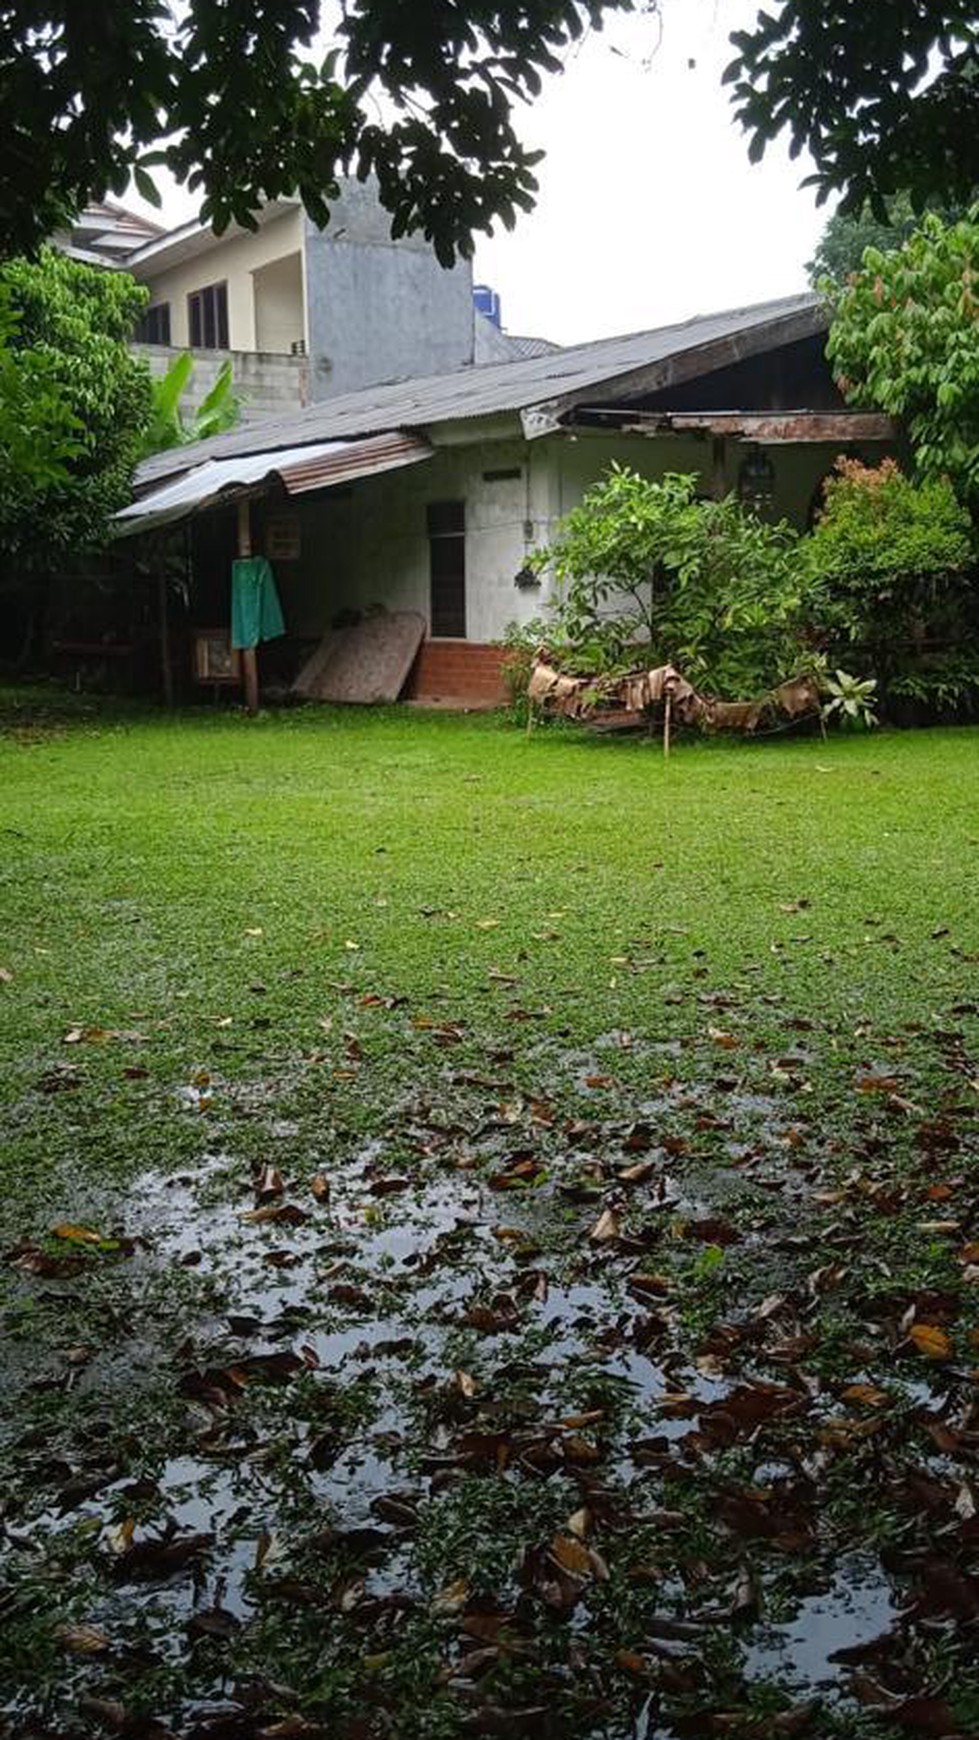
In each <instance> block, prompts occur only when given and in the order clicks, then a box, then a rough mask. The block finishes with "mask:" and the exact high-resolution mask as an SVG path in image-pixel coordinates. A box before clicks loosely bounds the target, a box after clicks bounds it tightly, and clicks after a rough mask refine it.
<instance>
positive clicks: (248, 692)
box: [238, 496, 258, 714]
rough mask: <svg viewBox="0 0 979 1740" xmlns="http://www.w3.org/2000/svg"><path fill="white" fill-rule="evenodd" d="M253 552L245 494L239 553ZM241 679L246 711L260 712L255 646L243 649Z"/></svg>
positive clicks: (241, 509) (240, 504)
mask: <svg viewBox="0 0 979 1740" xmlns="http://www.w3.org/2000/svg"><path fill="white" fill-rule="evenodd" d="M251 553H252V519H251V503H250V501H249V500H248V497H247V496H245V497H244V499H243V500H242V501H240V502H239V503H238V555H239V557H242V556H250V555H251ZM241 681H242V685H243V687H244V692H245V712H246V713H251V714H255V713H257V712H258V651H257V649H256V648H255V647H253V646H248V647H242V649H241Z"/></svg>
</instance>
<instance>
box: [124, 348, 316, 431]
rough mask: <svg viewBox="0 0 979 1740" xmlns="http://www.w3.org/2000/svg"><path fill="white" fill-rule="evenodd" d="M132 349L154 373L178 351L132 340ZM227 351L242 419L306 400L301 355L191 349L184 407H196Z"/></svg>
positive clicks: (293, 408) (274, 413) (278, 411)
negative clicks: (191, 354) (191, 357)
mask: <svg viewBox="0 0 979 1740" xmlns="http://www.w3.org/2000/svg"><path fill="white" fill-rule="evenodd" d="M132 349H133V350H134V351H135V352H136V354H137V356H141V357H144V358H145V359H146V361H147V362H148V363H149V365H150V368H151V370H152V372H153V374H155V375H164V374H166V372H167V369H168V368H169V367H170V364H171V363H172V362H173V360H174V358H175V357H178V356H180V355H182V352H181V351H180V350H179V349H177V348H176V347H174V346H171V345H162V344H134V345H133V346H132ZM229 355H230V357H231V364H232V370H233V374H234V383H235V391H236V393H237V394H238V395H239V397H240V398H241V399H242V400H243V401H244V406H243V412H242V421H243V422H246V423H249V422H257V421H259V420H260V419H261V418H262V417H271V416H277V415H281V413H282V412H284V411H297V410H299V408H300V406H301V405H305V404H306V403H307V402H308V401H307V365H306V358H305V357H301V356H274V355H273V356H267V355H264V354H263V353H262V352H261V351H251V352H248V351H244V352H243V351H231V352H228V351H224V350H198V351H195V352H194V372H193V374H192V376H191V379H190V385H189V387H188V388H187V394H186V398H185V400H184V403H185V405H186V406H187V408H188V409H190V410H196V408H197V406H198V405H199V404H200V403H201V402H202V400H203V399H205V398H206V397H207V394H208V393H209V392H210V390H211V388H212V387H213V385H214V381H215V377H216V376H217V373H218V370H219V369H220V368H221V366H222V364H223V363H226V362H227V360H228V357H229Z"/></svg>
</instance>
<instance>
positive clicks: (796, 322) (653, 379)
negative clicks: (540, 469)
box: [522, 302, 830, 440]
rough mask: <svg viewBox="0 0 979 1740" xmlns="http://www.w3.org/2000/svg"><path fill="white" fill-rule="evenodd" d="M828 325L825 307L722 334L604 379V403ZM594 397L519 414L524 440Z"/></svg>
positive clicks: (586, 391) (585, 391)
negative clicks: (641, 366)
mask: <svg viewBox="0 0 979 1740" xmlns="http://www.w3.org/2000/svg"><path fill="white" fill-rule="evenodd" d="M829 324H830V316H829V312H828V310H827V309H826V307H825V304H823V303H821V302H814V303H810V304H808V305H806V306H804V307H803V308H797V309H794V310H792V312H791V313H788V314H784V315H782V316H781V317H778V316H776V317H775V318H773V319H772V320H769V321H765V322H764V323H761V322H759V323H758V324H757V325H755V326H749V327H743V328H741V329H739V330H738V331H736V332H730V333H726V334H724V336H723V337H721V338H715V339H712V340H710V341H709V342H708V343H707V344H701V345H692V346H690V347H689V348H686V349H678V350H676V351H674V352H673V353H672V354H671V355H670V356H666V357H661V358H660V359H659V360H658V361H656V362H654V363H651V364H649V365H648V366H646V367H643V368H637V369H631V370H629V371H627V372H623V373H621V374H618V375H615V376H612V375H610V376H609V379H608V383H607V385H608V394H609V398H610V399H612V400H618V401H619V402H620V403H621V402H623V401H625V402H626V403H627V402H628V400H630V399H638V398H642V397H645V396H646V395H647V394H649V393H659V392H663V391H665V390H666V389H667V388H669V387H676V386H680V385H681V384H682V383H683V382H685V381H693V380H698V379H699V377H700V376H701V375H708V374H712V373H713V372H714V371H715V370H716V369H723V368H729V367H730V366H731V365H732V364H733V363H739V362H743V361H745V359H746V358H748V357H753V356H758V355H759V354H760V353H762V352H764V351H769V350H775V349H777V348H778V347H780V346H781V345H786V344H794V343H796V342H797V341H798V340H799V339H802V338H813V337H815V336H817V335H818V334H819V333H821V332H826V331H827V330H828V328H829ZM594 396H595V388H594V385H592V386H590V387H582V388H578V389H577V391H573V392H570V393H563V394H562V395H561V396H560V397H559V398H554V399H549V400H547V401H546V402H545V403H542V404H539V405H531V406H529V407H528V408H527V409H526V410H524V411H523V413H522V421H523V428H524V434H525V435H526V437H527V439H528V440H534V439H535V438H537V437H539V436H541V435H553V434H554V433H555V432H556V431H557V430H558V429H560V428H562V426H564V425H565V424H566V423H567V421H568V419H569V418H570V417H571V415H572V413H573V412H574V411H575V410H576V409H577V408H578V407H579V406H580V405H582V404H586V403H587V402H588V400H589V399H592V400H594ZM623 408H624V407H623Z"/></svg>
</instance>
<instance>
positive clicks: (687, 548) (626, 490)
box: [534, 465, 806, 696]
mask: <svg viewBox="0 0 979 1740" xmlns="http://www.w3.org/2000/svg"><path fill="white" fill-rule="evenodd" d="M698 484H699V480H698V478H697V477H696V476H694V475H682V474H679V473H669V474H667V475H666V476H665V477H663V478H661V479H659V480H658V481H656V482H651V481H650V480H649V479H647V478H644V477H640V476H639V475H638V474H637V473H636V472H634V471H631V470H629V469H628V468H626V467H622V466H617V465H613V466H612V467H611V469H610V471H609V472H608V473H607V474H606V476H605V477H604V478H603V479H602V480H601V481H600V482H599V483H597V484H596V485H595V486H594V488H592V489H590V490H589V491H588V493H587V495H586V496H585V497H584V499H583V500H582V501H581V503H580V504H579V506H578V507H576V508H574V509H573V510H572V512H571V513H570V514H568V515H567V516H566V518H565V519H564V520H563V521H562V522H561V524H560V526H559V527H558V530H557V536H556V537H555V539H554V541H553V542H552V543H551V544H550V545H549V546H548V548H546V549H544V550H541V551H538V552H537V553H536V555H535V558H534V561H535V565H536V566H537V567H538V568H540V569H549V570H550V571H551V572H552V573H553V575H554V578H555V581H556V583H557V590H556V600H555V631H554V632H553V633H552V637H551V640H552V643H553V641H554V639H557V640H558V641H561V642H563V643H565V644H566V645H567V646H568V647H569V648H570V649H572V656H573V658H574V662H575V667H576V669H577V670H578V671H580V672H581V673H582V674H586V675H587V674H588V673H590V672H595V673H596V674H598V673H600V672H607V671H614V670H617V669H625V668H628V667H629V666H635V665H638V664H646V665H660V664H667V663H672V664H675V665H677V666H678V667H679V668H680V669H681V670H682V671H683V673H684V675H685V676H686V677H688V678H689V679H690V681H691V682H693V683H694V684H695V685H696V686H698V687H700V688H702V689H705V690H707V691H710V692H712V693H714V694H717V695H719V696H744V695H749V696H750V695H754V694H757V693H758V692H759V691H761V690H764V689H766V688H769V687H771V686H772V685H773V684H775V683H777V682H778V681H780V679H781V678H783V677H785V676H789V675H791V674H792V673H793V672H795V671H796V670H798V669H799V668H800V666H801V665H802V664H804V663H805V662H806V656H805V647H804V644H803V641H802V639H801V623H802V619H803V614H804V596H803V594H804V583H805V576H804V573H803V570H802V568H801V567H800V564H799V562H798V559H797V545H798V538H797V534H796V533H795V532H794V531H793V530H792V528H791V527H790V526H788V525H786V524H785V523H784V522H782V523H780V524H779V525H768V524H766V523H765V522H764V521H762V520H759V519H757V518H756V517H755V515H754V514H752V513H750V512H749V511H748V510H747V509H746V508H744V507H742V505H741V503H740V502H738V501H737V500H736V499H735V498H734V497H732V496H728V497H727V498H725V499H724V500H723V501H707V500H703V499H701V498H700V497H699V496H698V493H697V492H698Z"/></svg>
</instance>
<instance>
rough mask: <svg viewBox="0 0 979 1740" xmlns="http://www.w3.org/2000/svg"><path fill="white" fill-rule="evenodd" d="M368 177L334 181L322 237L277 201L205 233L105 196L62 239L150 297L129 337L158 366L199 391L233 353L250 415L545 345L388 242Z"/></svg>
mask: <svg viewBox="0 0 979 1740" xmlns="http://www.w3.org/2000/svg"><path fill="white" fill-rule="evenodd" d="M390 223H391V220H390V214H389V213H387V212H386V211H385V210H384V209H383V207H382V206H381V204H380V201H379V200H378V198H377V193H376V190H375V188H374V185H373V184H372V183H371V182H358V181H353V180H349V181H346V182H344V184H343V191H342V193H341V196H340V198H339V199H338V200H336V202H335V203H334V206H333V208H332V212H331V220H330V224H329V226H328V228H327V229H325V230H319V229H317V228H316V226H315V225H314V224H313V223H312V222H311V220H310V219H309V218H308V217H307V215H306V213H305V211H304V210H303V207H302V205H301V203H300V201H299V200H298V199H280V200H273V201H271V202H270V203H269V204H268V205H266V206H265V207H264V208H263V209H262V210H261V211H260V212H258V213H257V214H256V224H257V227H256V229H254V230H245V229H242V228H241V227H240V226H238V225H231V226H230V227H229V228H228V229H227V230H226V231H225V232H224V234H223V235H220V236H218V235H215V233H214V231H213V230H211V229H210V228H209V227H208V226H207V225H206V224H202V223H200V222H197V221H195V222H192V223H187V224H182V225H180V226H179V227H178V228H175V229H164V228H162V227H161V226H159V225H158V224H156V223H153V222H151V221H147V220H145V219H143V218H141V217H139V216H137V215H136V214H134V213H132V212H129V211H126V210H125V209H124V208H123V207H121V206H118V205H115V204H113V203H112V202H109V201H106V202H103V203H101V204H100V205H97V206H93V207H91V208H89V210H88V211H86V212H85V213H84V214H83V215H82V217H81V219H80V220H79V221H78V223H77V224H76V225H75V226H74V228H73V230H72V233H71V236H70V238H65V240H66V242H67V245H68V246H69V247H70V249H71V251H72V252H73V253H75V254H76V255H77V256H78V257H79V258H82V259H87V260H90V261H94V262H97V263H99V264H102V265H109V266H113V267H119V268H123V269H125V270H126V271H127V272H130V273H132V275H133V277H135V278H137V279H138V280H139V282H140V283H142V284H145V285H146V287H147V289H148V290H149V293H150V304H149V307H148V309H147V311H146V313H145V315H144V317H143V320H142V322H141V325H140V328H139V331H138V333H137V335H136V336H137V341H138V343H139V345H140V348H141V349H142V350H143V352H144V354H145V355H146V356H147V358H148V360H149V362H150V366H151V367H153V368H154V369H155V370H158V371H160V372H162V371H163V370H164V369H165V368H166V367H167V365H168V363H169V361H170V359H171V358H172V357H173V356H174V355H175V354H177V353H178V352H179V351H182V350H192V351H193V353H194V356H195V358H196V359H197V366H196V369H195V388H196V396H197V397H203V395H204V393H205V392H206V391H207V389H208V387H209V386H210V384H211V382H212V381H213V379H214V375H215V374H216V372H217V370H218V368H219V367H220V365H221V363H222V362H223V361H224V359H225V357H226V356H228V355H229V354H230V355H231V356H232V358H233V361H234V377H235V386H236V390H237V391H238V393H239V394H240V395H241V397H242V398H243V400H244V403H245V407H246V413H248V414H250V417H251V418H252V419H254V418H255V417H256V416H260V415H262V414H269V413H273V412H274V413H282V412H285V411H288V410H290V409H298V408H299V407H300V406H302V405H307V404H315V403H317V402H319V401H320V400H323V399H327V398H332V397H335V396H337V395H339V394H342V393H348V392H352V391H355V390H356V389H358V388H361V387H369V386H373V385H375V384H377V383H378V382H381V381H392V380H404V379H408V378H411V377H413V376H418V375H431V374H442V373H446V372H448V371H450V370H454V369H459V368H465V367H467V366H469V365H471V364H480V363H489V362H504V361H507V360H510V359H511V358H515V357H521V356H526V355H528V354H533V353H534V352H535V351H538V350H549V349H552V348H554V347H552V346H550V345H548V344H547V343H546V342H544V341H535V340H525V339H515V338H512V337H511V336H510V335H509V334H507V333H505V332H504V331H503V330H502V327H501V325H500V318H499V302H498V300H497V299H496V298H494V297H493V296H492V293H490V292H487V291H486V290H485V288H484V287H482V286H476V287H474V285H473V276H472V267H471V266H470V264H469V263H468V262H467V261H460V262H459V263H458V264H456V265H455V266H453V267H451V268H448V269H447V268H446V267H444V266H441V265H440V264H439V262H438V260H437V259H436V257H435V253H434V251H433V250H432V248H431V246H430V244H429V243H428V242H427V241H425V239H424V237H421V236H404V237H400V238H399V239H397V240H393V239H392V237H391V234H390Z"/></svg>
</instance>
